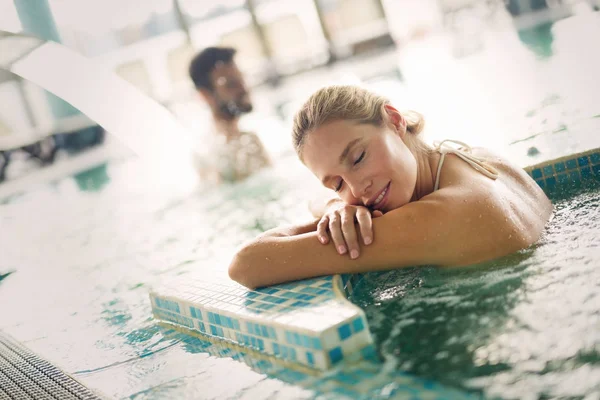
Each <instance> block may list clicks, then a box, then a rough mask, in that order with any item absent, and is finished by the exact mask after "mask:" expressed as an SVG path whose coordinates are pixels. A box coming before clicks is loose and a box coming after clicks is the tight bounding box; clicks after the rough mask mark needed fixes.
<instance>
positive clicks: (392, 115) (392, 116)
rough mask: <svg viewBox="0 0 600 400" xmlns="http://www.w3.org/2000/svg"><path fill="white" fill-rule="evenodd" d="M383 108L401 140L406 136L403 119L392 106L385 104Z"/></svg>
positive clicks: (404, 120)
mask: <svg viewBox="0 0 600 400" xmlns="http://www.w3.org/2000/svg"><path fill="white" fill-rule="evenodd" d="M383 108H384V110H385V112H386V114H387V116H388V118H389V121H390V123H391V124H392V125H393V126H394V129H395V130H396V132H398V133H399V134H400V137H402V138H403V137H404V135H405V134H406V119H404V117H403V116H402V114H400V111H398V110H397V109H396V108H395V107H394V106H391V105H389V104H386V105H385V106H383Z"/></svg>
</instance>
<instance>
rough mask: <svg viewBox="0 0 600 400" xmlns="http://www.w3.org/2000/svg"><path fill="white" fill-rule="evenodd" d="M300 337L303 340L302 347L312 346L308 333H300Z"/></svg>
mask: <svg viewBox="0 0 600 400" xmlns="http://www.w3.org/2000/svg"><path fill="white" fill-rule="evenodd" d="M300 339H301V340H302V347H307V348H310V343H311V340H310V338H309V337H308V336H306V335H300Z"/></svg>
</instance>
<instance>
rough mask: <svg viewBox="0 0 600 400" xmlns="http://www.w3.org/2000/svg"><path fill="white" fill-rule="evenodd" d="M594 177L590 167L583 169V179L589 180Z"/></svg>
mask: <svg viewBox="0 0 600 400" xmlns="http://www.w3.org/2000/svg"><path fill="white" fill-rule="evenodd" d="M591 177H592V169H591V168H590V167H585V168H581V179H589V178H591Z"/></svg>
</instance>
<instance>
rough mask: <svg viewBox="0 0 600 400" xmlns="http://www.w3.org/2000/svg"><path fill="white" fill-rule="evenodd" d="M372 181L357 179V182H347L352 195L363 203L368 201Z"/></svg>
mask: <svg viewBox="0 0 600 400" xmlns="http://www.w3.org/2000/svg"><path fill="white" fill-rule="evenodd" d="M372 183H373V182H372V181H371V180H369V179H362V180H357V182H348V186H349V187H350V191H351V192H352V196H353V197H354V198H355V199H357V200H360V202H361V203H363V204H365V203H366V202H367V201H369V197H368V193H369V190H370V188H371V186H372Z"/></svg>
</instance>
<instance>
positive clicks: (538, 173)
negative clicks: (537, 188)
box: [531, 168, 542, 179]
mask: <svg viewBox="0 0 600 400" xmlns="http://www.w3.org/2000/svg"><path fill="white" fill-rule="evenodd" d="M531 177H532V178H533V179H539V178H541V177H542V170H541V169H539V168H536V169H534V170H533V171H531Z"/></svg>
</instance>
